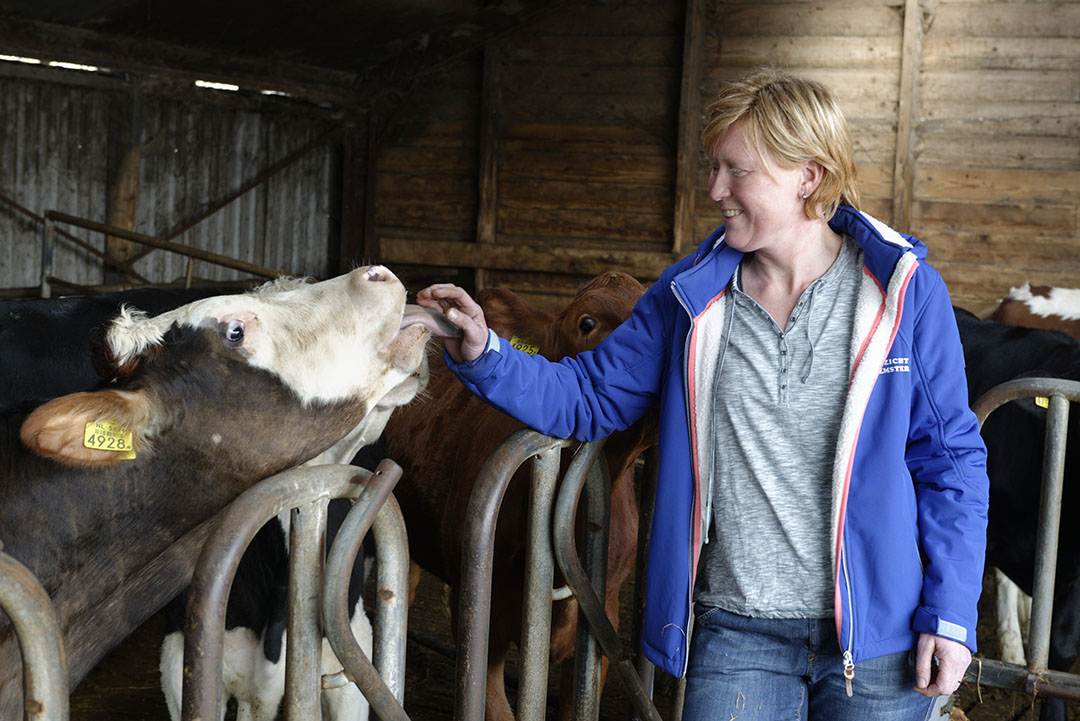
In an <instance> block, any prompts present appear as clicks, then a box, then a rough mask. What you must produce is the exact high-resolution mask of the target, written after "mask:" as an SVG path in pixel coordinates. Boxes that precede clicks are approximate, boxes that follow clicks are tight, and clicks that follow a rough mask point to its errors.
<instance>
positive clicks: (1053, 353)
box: [955, 308, 1080, 721]
mask: <svg viewBox="0 0 1080 721" xmlns="http://www.w3.org/2000/svg"><path fill="white" fill-rule="evenodd" d="M955 315H956V321H957V326H958V327H959V330H960V340H961V343H962V344H963V347H964V361H965V365H966V372H967V381H968V395H969V397H970V398H971V400H972V401H973V402H974V401H975V400H976V399H977V398H979V396H981V395H982V394H983V393H985V392H986V391H988V390H990V389H991V388H993V387H994V386H997V385H999V384H1001V383H1004V382H1005V381H1009V380H1012V379H1014V378H1019V377H1038V376H1042V377H1052V378H1067V379H1072V380H1077V379H1080V341H1077V340H1076V339H1075V338H1073V337H1071V336H1069V335H1067V334H1065V333H1060V332H1057V331H1050V330H1042V329H1033V328H1025V327H1021V326H1016V325H1010V324H1005V323H999V322H997V321H992V320H980V319H979V318H977V317H976V316H975V315H973V314H971V313H969V312H967V311H965V310H962V309H959V308H957V309H955ZM1045 424H1046V410H1045V409H1043V408H1041V407H1039V406H1038V405H1037V404H1036V403H1035V401H1034V399H1031V398H1028V399H1024V400H1018V401H1013V402H1011V403H1007V404H1005V405H1004V406H1002V407H1000V408H998V409H997V410H995V411H994V412H993V413H991V414H990V416H989V417H988V418H987V420H986V422H985V423H984V424H983V428H982V436H983V440H984V441H985V442H986V447H987V453H988V455H987V474H988V475H989V477H990V515H989V525H988V528H987V551H986V552H987V556H986V565H987V566H988V567H989V566H995V567H997V568H998V569H999V570H1000V571H1001V572H1002V573H1004V574H1005V576H1007V577H1008V578H1009V579H1010V580H1011V581H1013V582H1015V583H1016V584H1017V585H1018V586H1019V587H1020V589H1021V590H1023V591H1024V592H1025V593H1027V594H1029V595H1030V594H1031V591H1032V587H1033V583H1034V563H1035V543H1036V537H1037V536H1036V532H1037V525H1038V513H1039V501H1040V492H1039V489H1040V486H1041V483H1042V457H1043V439H1044V436H1045ZM1078 424H1080V421H1078V420H1077V419H1076V416H1075V414H1073V418H1072V419H1071V420H1070V423H1069V433H1068V440H1067V445H1066V451H1065V489H1064V494H1063V497H1062V518H1065V519H1068V518H1074V517H1075V516H1076V515H1077V513H1080V489H1078V487H1077V483H1078V482H1080V425H1078ZM1058 544H1059V545H1058V557H1057V575H1056V579H1055V587H1054V613H1053V619H1052V621H1051V630H1050V656H1049V667H1050V668H1052V669H1058V670H1068V669H1069V668H1070V666H1071V665H1072V662H1073V661H1074V660H1075V659H1076V658H1077V656H1078V655H1080V616H1078V615H1077V612H1078V611H1080V528H1077V527H1076V524H1074V523H1062V525H1061V531H1060V537H1059V541H1058ZM1007 592H1008V589H1006V591H1005V593H1007ZM999 623H1000V622H999ZM1015 627H1016V628H1017V629H1018V625H1016V626H1015ZM1007 655H1009V656H1010V657H1011V659H1010V660H1017V659H1016V652H1015V651H1011V652H1008V654H1007ZM1020 660H1021V662H1022V659H1020ZM1041 718H1042V720H1043V721H1050V720H1054V721H1059V720H1061V721H1063V720H1064V718H1065V706H1064V703H1063V702H1062V701H1060V700H1058V699H1051V698H1047V699H1045V700H1044V701H1043V707H1042V715H1041Z"/></svg>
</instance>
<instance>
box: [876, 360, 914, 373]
mask: <svg viewBox="0 0 1080 721" xmlns="http://www.w3.org/2000/svg"><path fill="white" fill-rule="evenodd" d="M909 360H910V359H909V358H886V359H885V362H884V363H882V364H881V372H882V373H910V372H911V366H910V365H908V361H909Z"/></svg>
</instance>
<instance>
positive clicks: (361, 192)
mask: <svg viewBox="0 0 1080 721" xmlns="http://www.w3.org/2000/svg"><path fill="white" fill-rule="evenodd" d="M368 170H369V168H368V133H367V128H366V125H365V126H363V127H361V128H358V129H356V130H352V131H350V132H346V133H345V135H344V137H343V139H342V142H341V231H340V242H339V244H338V260H337V270H336V273H335V274H341V273H344V272H346V271H348V270H349V269H350V268H355V267H357V266H360V265H363V263H364V261H366V260H368V259H370V258H371V256H370V255H369V254H368V252H367V250H368V249H367V247H366V244H367V243H368V236H367V227H366V226H367V223H366V220H365V219H366V214H367V195H366V192H367V184H368V180H369V179H368V177H367V173H368Z"/></svg>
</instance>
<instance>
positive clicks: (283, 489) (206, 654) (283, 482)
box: [181, 461, 396, 721]
mask: <svg viewBox="0 0 1080 721" xmlns="http://www.w3.org/2000/svg"><path fill="white" fill-rule="evenodd" d="M383 464H391V465H390V466H387V467H391V466H392V467H396V464H394V463H393V462H392V461H383V462H382V463H380V464H379V467H380V469H383V470H385V468H384V465H383ZM371 476H372V473H371V472H370V471H367V470H365V469H363V468H359V467H357V466H347V465H326V466H301V467H298V468H293V469H290V470H288V471H284V472H282V473H279V474H277V475H276V476H272V477H270V478H268V479H266V480H264V481H261V482H259V483H258V484H256V485H254V486H252V487H251V488H249V489H248V490H247V491H245V492H244V493H243V494H241V495H240V496H239V497H238V498H237V499H236V500H234V501H233V502H232V503H231V504H230V505H229V507H228V508H227V509H226V510H225V511H224V512H223V513H222V514H221V515H220V516H219V517H218V519H217V521H216V524H215V528H214V530H213V531H212V533H211V535H210V537H209V538H208V539H207V541H206V544H205V545H204V547H203V550H202V553H201V554H200V556H199V560H198V562H197V564H196V567H195V573H194V577H193V578H192V582H191V592H190V595H189V599H188V608H187V619H186V624H185V630H184V637H185V643H184V688H183V693H182V696H181V698H182V711H181V718H182V719H184V721H194V720H195V719H216V718H220V717H221V710H222V709H223V708H224V705H223V704H224V701H223V696H224V694H223V691H222V688H221V672H222V648H223V637H224V632H225V609H226V605H227V603H228V597H229V589H230V588H231V586H232V581H233V577H234V576H235V574H236V567H237V565H238V564H239V563H240V557H241V556H242V555H243V553H244V551H245V549H246V548H247V546H248V544H249V543H250V542H251V539H252V538H253V537H254V536H255V534H256V532H258V530H259V528H261V527H262V526H263V525H264V524H265V523H266V522H267V521H269V520H270V519H271V518H273V517H274V516H276V515H277V514H279V513H281V512H282V511H284V510H286V509H290V508H296V507H299V506H303V505H306V504H310V503H316V502H319V501H321V500H325V499H329V498H338V497H347V498H356V497H357V496H359V495H360V493H361V492H362V491H363V490H364V488H365V487H366V484H367V482H368V479H369V478H371Z"/></svg>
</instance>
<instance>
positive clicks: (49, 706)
mask: <svg viewBox="0 0 1080 721" xmlns="http://www.w3.org/2000/svg"><path fill="white" fill-rule="evenodd" d="M0 548H2V546H0ZM0 608H2V609H3V610H4V613H6V614H7V616H8V618H9V619H10V620H11V625H12V626H13V628H14V630H15V635H16V636H17V637H18V639H19V650H20V652H21V654H22V665H23V708H24V709H25V717H26V718H27V719H32V720H33V721H67V718H68V675H67V659H66V656H65V655H64V642H63V637H62V636H61V634H60V626H59V623H58V622H57V619H56V612H55V611H54V610H53V605H52V601H51V600H50V599H49V594H48V593H47V592H46V591H45V589H44V588H43V587H42V585H41V583H40V582H39V581H38V580H37V577H36V576H34V574H32V573H30V571H29V569H27V568H26V566H24V565H22V564H21V563H19V562H18V561H17V560H15V559H14V558H12V557H11V556H9V555H7V554H6V553H2V552H0Z"/></svg>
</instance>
